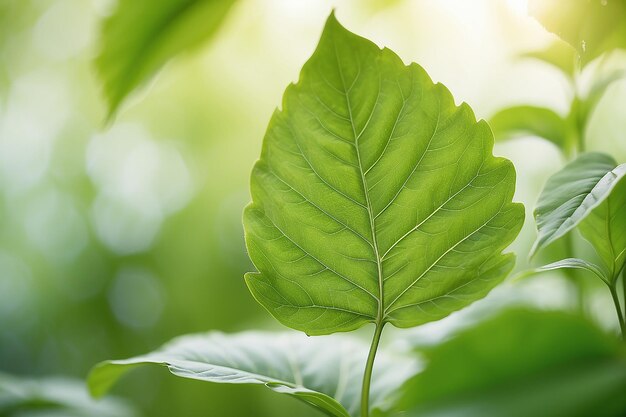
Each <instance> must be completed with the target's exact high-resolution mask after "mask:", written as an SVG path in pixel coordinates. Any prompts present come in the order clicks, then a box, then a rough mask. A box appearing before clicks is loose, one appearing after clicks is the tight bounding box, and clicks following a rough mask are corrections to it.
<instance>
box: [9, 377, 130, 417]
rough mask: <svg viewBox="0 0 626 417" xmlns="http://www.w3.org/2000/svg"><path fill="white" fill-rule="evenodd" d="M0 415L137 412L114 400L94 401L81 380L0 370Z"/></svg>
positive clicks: (83, 416) (103, 416)
mask: <svg viewBox="0 0 626 417" xmlns="http://www.w3.org/2000/svg"><path fill="white" fill-rule="evenodd" d="M0 416H4V417H13V416H15V417H18V416H20V417H25V416H32V417H35V416H41V417H43V416H47V417H52V416H58V417H120V416H124V417H133V416H137V414H136V412H135V411H134V410H133V409H132V408H131V407H130V406H129V405H128V404H126V403H125V402H123V401H120V400H118V399H114V398H107V399H106V400H104V401H94V400H93V399H92V398H91V397H90V396H89V394H88V392H87V389H86V387H85V384H84V383H83V381H79V380H74V379H70V378H65V377H40V378H27V377H18V376H14V375H8V374H5V373H1V372H0Z"/></svg>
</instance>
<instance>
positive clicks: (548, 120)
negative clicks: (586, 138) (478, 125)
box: [489, 106, 568, 149]
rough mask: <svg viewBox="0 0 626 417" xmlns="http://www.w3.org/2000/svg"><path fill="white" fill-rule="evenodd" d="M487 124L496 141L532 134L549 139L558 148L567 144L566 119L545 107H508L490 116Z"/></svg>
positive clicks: (562, 147)
mask: <svg viewBox="0 0 626 417" xmlns="http://www.w3.org/2000/svg"><path fill="white" fill-rule="evenodd" d="M489 125H490V126H491V130H492V131H493V135H494V136H495V138H496V140H497V141H500V140H506V139H510V138H513V137H515V136H518V135H532V136H537V137H540V138H544V139H546V140H549V141H550V142H552V143H554V144H555V145H556V146H557V147H558V148H560V149H564V148H566V146H567V129H568V127H567V121H566V120H565V119H563V118H562V117H561V116H559V115H558V114H557V113H556V112H554V111H553V110H550V109H547V108H545V107H536V106H515V107H508V108H505V109H503V110H500V111H499V112H497V113H496V114H495V115H494V116H492V117H491V120H490V121H489Z"/></svg>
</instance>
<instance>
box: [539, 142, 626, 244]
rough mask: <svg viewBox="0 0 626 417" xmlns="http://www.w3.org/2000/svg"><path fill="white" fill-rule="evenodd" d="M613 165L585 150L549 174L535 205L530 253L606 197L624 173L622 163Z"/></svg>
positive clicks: (572, 225) (553, 237) (624, 169)
mask: <svg viewBox="0 0 626 417" xmlns="http://www.w3.org/2000/svg"><path fill="white" fill-rule="evenodd" d="M616 165H617V163H616V162H615V160H613V158H611V157H610V156H608V155H605V154H602V153H593V152H592V153H586V154H582V155H581V156H579V157H578V158H577V159H576V160H574V161H573V162H571V163H569V164H568V165H566V166H565V168H563V169H562V170H561V171H559V172H557V173H556V174H554V175H553V176H552V177H550V179H549V180H548V182H547V184H546V186H545V187H544V189H543V191H542V192H541V195H540V196H539V202H538V203H537V208H536V209H535V219H536V221H537V231H538V235H537V240H536V241H535V244H534V245H533V248H532V250H531V256H532V255H533V254H534V253H536V252H537V251H538V250H539V249H542V248H544V247H546V246H547V245H549V244H550V243H552V242H554V241H555V240H557V239H559V238H561V237H562V236H564V235H565V234H566V233H568V232H569V231H571V230H572V229H574V228H575V227H576V226H577V225H578V224H579V223H580V222H581V221H582V220H583V219H584V218H585V217H587V216H588V215H589V213H590V212H591V211H592V210H593V209H594V208H595V207H597V206H598V205H600V204H601V203H602V201H604V199H606V198H607V197H608V195H609V194H610V193H611V190H612V189H613V187H614V186H615V185H616V184H617V182H618V180H619V179H620V178H622V177H623V176H624V175H626V164H624V165H620V166H618V167H616Z"/></svg>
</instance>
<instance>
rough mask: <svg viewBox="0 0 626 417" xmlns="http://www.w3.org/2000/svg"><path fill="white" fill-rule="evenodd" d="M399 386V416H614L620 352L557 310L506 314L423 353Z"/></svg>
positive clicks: (620, 383) (623, 363) (624, 380)
mask: <svg viewBox="0 0 626 417" xmlns="http://www.w3.org/2000/svg"><path fill="white" fill-rule="evenodd" d="M424 355H425V359H426V362H427V364H426V368H425V369H424V371H423V372H421V373H419V374H417V375H416V376H415V377H414V378H412V379H411V380H409V381H408V382H407V383H406V385H405V386H404V387H403V389H402V399H401V404H402V407H401V409H402V410H409V412H407V413H406V414H403V415H406V416H409V417H412V416H416V417H417V416H420V417H435V416H463V417H502V416H507V417H528V416H542V417H587V416H591V415H593V416H599V417H618V416H622V415H624V412H626V397H624V395H623V392H624V390H625V389H626V359H625V357H624V351H623V347H621V346H620V345H619V343H618V342H617V341H616V340H615V338H613V337H611V336H609V335H606V334H604V333H603V332H602V331H601V330H599V329H598V328H596V327H595V326H594V325H592V324H591V323H590V322H588V321H586V320H584V319H582V318H580V317H578V316H573V315H569V314H566V313H561V312H539V311H527V310H513V311H508V312H505V313H503V314H502V315H500V316H498V317H496V318H494V319H491V320H489V321H486V322H484V323H481V324H479V325H478V326H476V327H475V328H471V329H469V330H466V331H463V332H462V333H461V334H459V335H458V336H456V337H454V338H453V339H451V340H449V341H447V342H444V343H443V344H441V345H439V346H436V347H434V348H432V349H430V350H426V351H425V352H424Z"/></svg>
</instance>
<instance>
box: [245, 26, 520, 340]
mask: <svg viewBox="0 0 626 417" xmlns="http://www.w3.org/2000/svg"><path fill="white" fill-rule="evenodd" d="M282 107H283V108H282V110H277V111H276V112H275V113H274V115H273V117H272V119H271V121H270V124H269V127H268V130H267V133H266V136H265V139H264V142H263V150H262V154H261V158H260V160H259V161H258V162H257V163H256V165H255V167H254V169H253V172H252V178H251V193H252V200H253V202H252V203H251V204H250V205H249V206H248V207H247V208H246V209H245V212H244V225H245V231H246V244H247V248H248V252H249V255H250V257H251V259H252V261H253V262H254V264H255V266H256V268H257V269H258V271H259V272H256V273H249V274H247V275H246V282H247V285H248V287H249V289H250V291H251V292H252V294H253V295H254V297H255V298H256V299H257V301H259V303H261V304H262V305H263V306H264V307H265V308H266V309H267V310H268V311H269V312H270V313H271V314H272V315H273V316H274V317H276V318H277V319H278V320H279V321H280V322H282V323H283V324H285V325H287V326H289V327H292V328H295V329H298V330H302V331H304V332H306V333H308V334H312V335H319V334H328V333H333V332H337V331H349V330H353V329H356V328H358V327H360V326H362V325H364V324H366V323H370V322H375V323H378V324H381V323H386V322H390V323H392V324H394V325H395V326H398V327H411V326H415V325H419V324H422V323H426V322H429V321H433V320H437V319H440V318H442V317H444V316H446V315H448V314H449V313H451V312H452V311H455V310H458V309H460V308H462V307H464V306H466V305H468V304H470V303H471V302H473V301H475V300H477V299H479V298H482V297H484V296H485V295H486V294H487V293H488V292H489V291H490V290H491V288H493V287H494V286H495V285H496V284H498V283H499V282H500V281H501V280H502V279H503V278H504V277H505V276H506V274H507V273H508V272H509V271H510V270H511V268H512V267H513V264H514V256H513V255H512V254H506V255H503V254H501V252H502V251H503V250H504V248H506V246H508V245H509V243H510V242H511V241H512V240H513V239H514V238H515V236H516V235H517V233H518V232H519V229H520V227H521V225H522V223H523V217H524V214H523V207H522V206H521V205H520V204H513V203H512V202H511V199H512V196H513V192H514V188H515V171H514V168H513V166H512V164H511V163H510V162H509V161H508V160H505V159H502V158H495V157H494V156H493V155H492V148H493V137H492V134H491V132H490V129H489V127H488V126H487V124H486V123H485V122H484V121H480V122H476V119H475V116H474V114H473V112H472V110H471V109H470V107H469V106H468V105H467V104H465V103H463V104H461V105H460V106H456V105H455V103H454V99H453V97H452V95H451V94H450V92H449V91H448V90H447V89H446V88H445V87H444V86H443V85H441V84H434V83H433V82H432V81H431V80H430V78H429V76H428V75H427V74H426V72H425V71H424V69H422V68H421V67H420V66H419V65H417V64H411V65H409V66H405V65H404V64H403V63H402V61H401V60H400V58H399V57H398V56H397V55H395V54H394V53H393V52H392V51H390V50H389V49H382V50H381V49H379V48H378V47H377V46H376V45H375V44H373V43H372V42H370V41H368V40H366V39H364V38H361V37H359V36H357V35H355V34H353V33H350V32H348V31H347V30H346V29H344V28H343V27H342V26H341V25H340V24H339V23H338V22H337V20H336V19H335V17H334V16H333V15H331V17H330V18H329V19H328V22H327V24H326V27H325V29H324V32H323V34H322V37H321V40H320V43H319V46H318V48H317V49H316V51H315V52H314V54H313V56H312V57H311V58H310V60H309V61H308V62H307V63H306V64H305V65H304V67H303V69H302V72H301V74H300V81H299V82H298V83H297V84H292V85H290V86H289V87H288V88H287V90H286V92H285V94H284V97H283V106H282Z"/></svg>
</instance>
